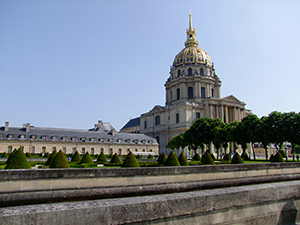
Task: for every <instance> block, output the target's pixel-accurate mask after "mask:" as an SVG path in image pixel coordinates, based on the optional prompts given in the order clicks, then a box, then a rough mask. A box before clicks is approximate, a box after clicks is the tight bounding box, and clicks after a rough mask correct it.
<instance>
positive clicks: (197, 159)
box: [193, 153, 201, 161]
mask: <svg viewBox="0 0 300 225" xmlns="http://www.w3.org/2000/svg"><path fill="white" fill-rule="evenodd" d="M200 160H201V157H200V155H199V154H198V153H196V154H195V155H194V157H193V161H200Z"/></svg>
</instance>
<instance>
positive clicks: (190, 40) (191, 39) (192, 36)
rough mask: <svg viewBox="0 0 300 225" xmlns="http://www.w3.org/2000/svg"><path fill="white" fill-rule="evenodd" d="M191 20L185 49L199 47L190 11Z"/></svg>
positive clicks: (187, 30)
mask: <svg viewBox="0 0 300 225" xmlns="http://www.w3.org/2000/svg"><path fill="white" fill-rule="evenodd" d="M189 16H190V20H189V28H188V29H186V35H187V38H186V42H185V43H184V45H185V47H188V46H198V41H196V32H195V28H193V26H192V14H191V10H190V15H189Z"/></svg>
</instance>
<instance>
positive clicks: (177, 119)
mask: <svg viewBox="0 0 300 225" xmlns="http://www.w3.org/2000/svg"><path fill="white" fill-rule="evenodd" d="M176 123H179V113H176Z"/></svg>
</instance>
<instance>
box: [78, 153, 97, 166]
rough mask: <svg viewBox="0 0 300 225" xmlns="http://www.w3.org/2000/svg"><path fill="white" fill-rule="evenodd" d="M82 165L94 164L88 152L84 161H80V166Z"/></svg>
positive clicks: (83, 158)
mask: <svg viewBox="0 0 300 225" xmlns="http://www.w3.org/2000/svg"><path fill="white" fill-rule="evenodd" d="M82 163H94V162H93V159H92V157H91V156H90V153H89V152H86V153H85V154H84V156H83V157H82V159H81V160H80V164H82Z"/></svg>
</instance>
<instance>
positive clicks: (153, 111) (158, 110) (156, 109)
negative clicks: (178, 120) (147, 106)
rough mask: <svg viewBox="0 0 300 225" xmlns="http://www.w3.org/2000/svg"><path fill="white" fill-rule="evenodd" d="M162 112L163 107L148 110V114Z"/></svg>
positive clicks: (158, 106) (157, 106)
mask: <svg viewBox="0 0 300 225" xmlns="http://www.w3.org/2000/svg"><path fill="white" fill-rule="evenodd" d="M163 110H164V107H162V106H160V105H156V106H154V107H153V109H151V110H150V113H156V112H161V111H163Z"/></svg>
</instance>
